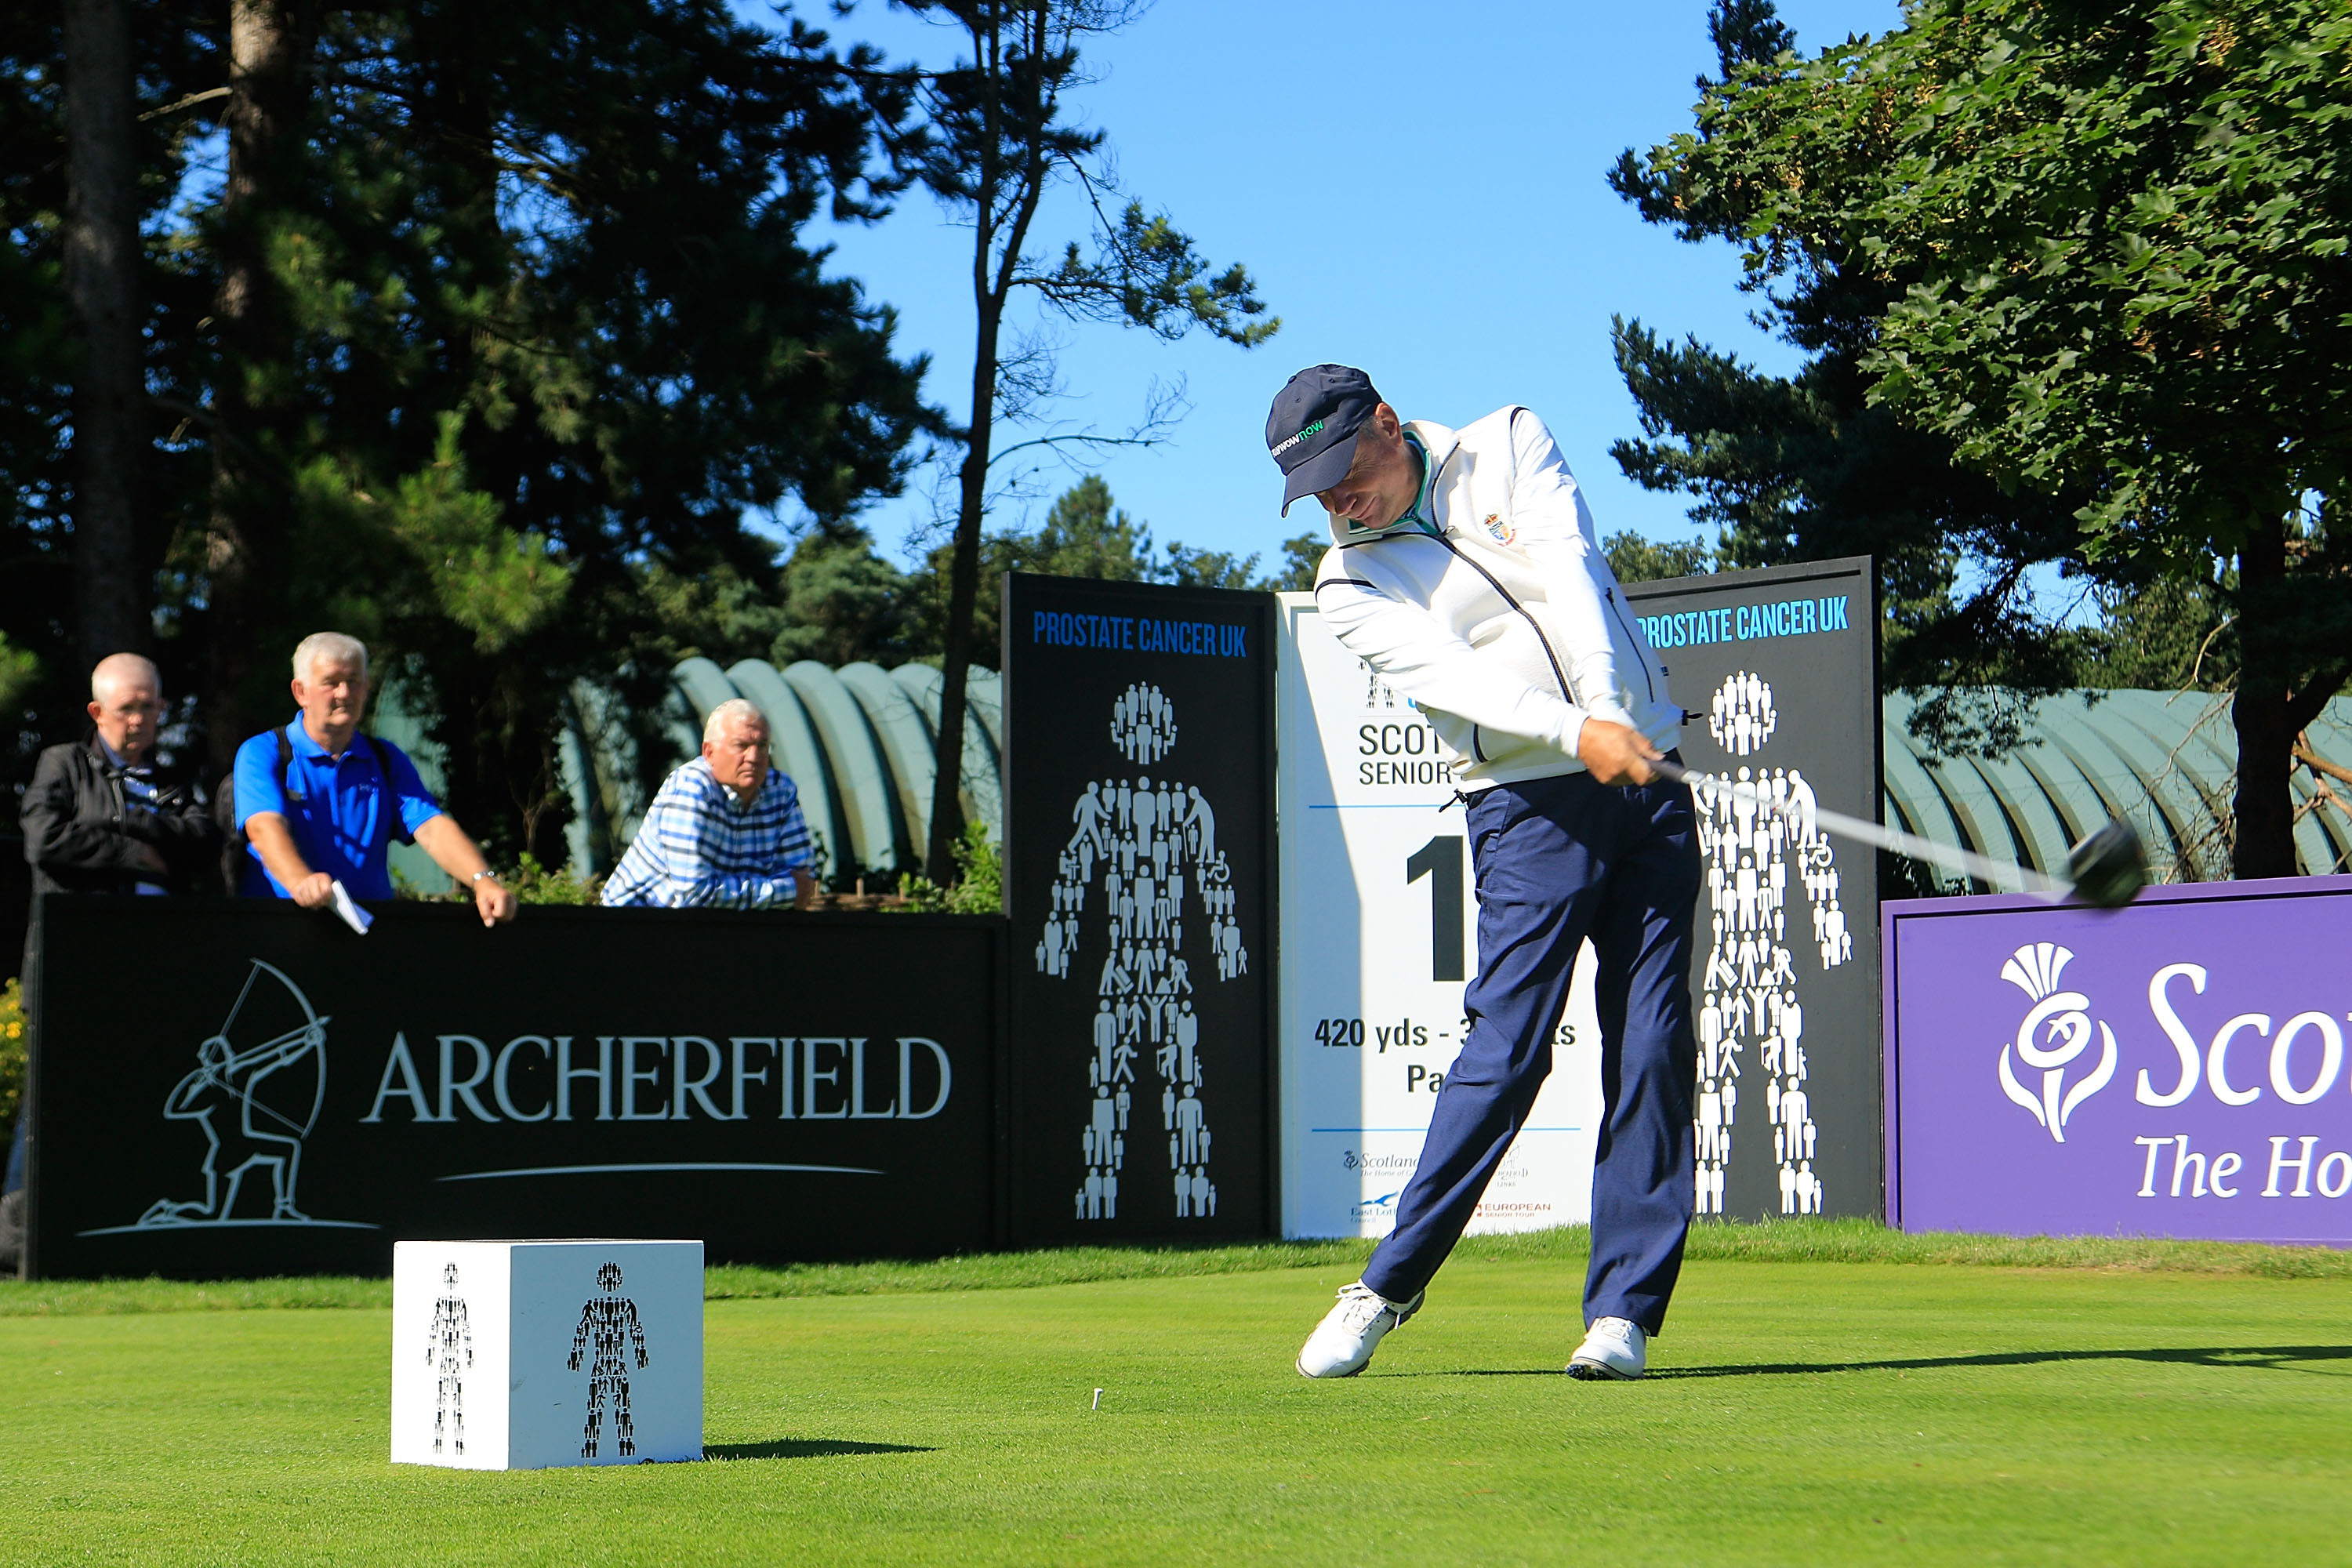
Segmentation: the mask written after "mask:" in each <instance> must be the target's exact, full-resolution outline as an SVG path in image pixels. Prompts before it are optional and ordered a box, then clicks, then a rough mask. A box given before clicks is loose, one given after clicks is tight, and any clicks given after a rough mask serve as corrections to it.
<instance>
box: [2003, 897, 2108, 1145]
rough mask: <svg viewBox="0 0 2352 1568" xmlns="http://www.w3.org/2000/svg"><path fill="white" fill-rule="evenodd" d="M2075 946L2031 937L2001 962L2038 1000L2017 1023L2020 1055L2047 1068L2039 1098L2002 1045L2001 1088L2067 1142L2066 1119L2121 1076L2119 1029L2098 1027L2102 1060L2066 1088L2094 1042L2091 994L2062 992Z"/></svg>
mask: <svg viewBox="0 0 2352 1568" xmlns="http://www.w3.org/2000/svg"><path fill="white" fill-rule="evenodd" d="M2072 962H2074V952H2073V951H2072V950H2071V949H2068V948H2063V947H2060V946H2059V945H2058V944H2057V943H2055V942H2028V943H2026V944H2025V945H2024V946H2023V947H2021V948H2019V949H2018V950H2017V951H2016V952H2014V953H2012V954H2011V955H2010V959H2009V962H2008V963H2004V964H2002V965H2001V966H2000V977H2001V978H2002V979H2003V980H2006V981H2008V982H2009V983H2010V984H2012V985H2014V986H2016V987H2017V988H2018V989H2019V990H2021V991H2022V992H2024V993H2025V994H2026V995H2027V996H2028V997H2029V998H2031V999H2032V1003H2033V1005H2032V1008H2031V1009H2030V1010H2029V1011H2028V1012H2027V1013H2026V1015H2025V1017H2024V1019H2023V1021H2022V1022H2021V1023H2020V1024H2019V1025H2018V1026H2017V1042H2016V1047H2015V1049H2016V1051H2017V1056H2018V1059H2019V1060H2021V1061H2022V1062H2023V1063H2024V1064H2025V1065H2026V1066H2027V1067H2029V1068H2041V1069H2042V1093H2041V1094H2040V1096H2039V1097H2036V1096H2035V1095H2034V1093H2033V1092H2032V1090H2031V1089H2027V1088H2026V1087H2025V1085H2024V1084H2022V1083H2021V1082H2019V1081H2018V1078H2017V1074H2016V1072H2015V1070H2014V1069H2012V1068H2011V1066H2010V1062H2009V1054H2010V1050H2011V1047H2009V1046H2007V1045H2003V1046H2002V1047H2000V1091H2001V1092H2002V1093H2003V1094H2005V1095H2007V1096H2009V1098H2010V1099H2011V1100H2014V1101H2015V1102H2016V1103H2017V1104H2019V1105H2021V1106H2023V1107H2024V1108H2025V1109H2026V1110H2030V1111H2032V1113H2033V1120H2034V1121H2039V1122H2040V1123H2042V1126H2044V1127H2046V1128H2048V1129H2049V1130H2050V1136H2051V1137H2052V1138H2053V1139H2054V1140H2056V1141H2057V1142H2061V1143H2063V1142H2066V1123H2067V1121H2069V1120H2070V1119H2071V1118H2072V1117H2073V1116H2074V1108H2075V1107H2076V1106H2078V1105H2080V1104H2082V1103H2083V1101H2084V1100H2088V1099H2090V1098H2091V1096H2093V1095H2095V1094H2096V1093H2098V1092H2099V1090H2101V1089H2105V1088H2106V1087H2107V1080H2108V1079H2112V1078H2114V1077H2115V1076H2116V1034H2115V1031H2114V1030H2113V1029H2110V1028H2108V1027H2107V1026H2106V1025H2105V1024H2101V1025H2100V1026H2099V1038H2100V1040H2101V1042H2102V1047H2103V1048H2102V1049H2101V1052H2100V1055H2099V1062H2098V1065H2097V1066H2096V1067H2095V1068H2092V1069H2091V1070H2090V1072H2089V1074H2088V1075H2087V1076H2085V1077H2084V1078H2081V1079H2077V1080H2076V1081H2075V1083H2074V1087H2073V1088H2072V1089H2069V1088H2067V1087H2066V1069H2067V1068H2069V1067H2070V1066H2072V1065H2073V1064H2074V1062H2075V1060H2076V1059H2077V1058H2080V1057H2081V1056H2082V1055H2083V1053H2084V1051H2086V1050H2088V1049H2089V1048H2090V1045H2091V1015H2090V1013H2089V1011H2088V1009H2089V1007H2090V1005H2091V999H2090V998H2089V997H2088V996H2085V995H2084V994H2082V993H2081V992H2080V991H2061V990H2059V989H2058V977H2059V976H2060V975H2061V974H2063V973H2065V969H2066V965H2067V964H2069V963H2072Z"/></svg>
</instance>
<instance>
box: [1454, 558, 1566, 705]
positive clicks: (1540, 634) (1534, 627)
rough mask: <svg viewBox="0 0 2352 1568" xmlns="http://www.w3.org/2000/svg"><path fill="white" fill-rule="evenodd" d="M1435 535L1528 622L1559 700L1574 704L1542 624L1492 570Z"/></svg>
mask: <svg viewBox="0 0 2352 1568" xmlns="http://www.w3.org/2000/svg"><path fill="white" fill-rule="evenodd" d="M1435 537H1436V540H1437V542H1438V543H1440V544H1443V545H1444V546H1445V548H1446V549H1447V550H1449V551H1452V552H1453V553H1454V559H1455V560H1457V561H1459V562H1461V563H1463V564H1464V565H1465V566H1467V567H1469V568H1470V570H1472V571H1473V572H1475V573H1476V574H1478V575H1479V576H1481V577H1484V578H1485V579H1486V586H1488V587H1489V588H1492V589H1494V590H1495V592H1496V593H1497V594H1499V595H1502V599H1503V603H1505V604H1507V605H1510V606H1511V608H1512V609H1514V610H1517V612H1518V613H1519V618H1520V619H1521V620H1523V621H1525V622H1527V623H1528V630H1529V631H1531V632H1533V633H1535V634H1536V641H1537V642H1538V643H1541V644H1542V645H1543V650H1544V662H1545V663H1546V664H1549V665H1550V666H1551V678H1552V679H1554V680H1557V681H1559V695H1560V698H1561V700H1564V701H1566V702H1568V703H1570V704H1571V705H1574V704H1575V703H1576V690H1575V689H1574V688H1573V687H1571V686H1570V685H1569V683H1568V676H1567V674H1566V673H1565V672H1564V671H1562V670H1561V668H1559V658H1558V656H1556V655H1555V654H1554V653H1553V652H1552V651H1551V639H1550V638H1549V637H1546V636H1544V629H1543V627H1542V626H1541V625H1539V624H1538V622H1537V620H1536V618H1535V617H1534V616H1531V615H1529V614H1528V607H1527V606H1526V605H1522V604H1520V603H1519V602H1518V601H1517V599H1515V598H1513V597H1511V591H1510V590H1509V589H1508V588H1506V587H1504V586H1503V584H1501V583H1500V582H1499V581H1497V580H1496V576H1495V574H1493V573H1492V572H1489V571H1487V570H1486V568H1485V567H1484V566H1481V565H1479V564H1478V563H1476V562H1475V561H1473V560H1471V559H1470V557H1468V556H1467V555H1465V554H1464V553H1462V552H1461V550H1460V549H1459V548H1458V547H1457V546H1456V545H1455V544H1454V541H1452V540H1450V539H1448V538H1446V537H1445V536H1444V534H1442V533H1441V534H1438V535H1436V536H1435Z"/></svg>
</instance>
